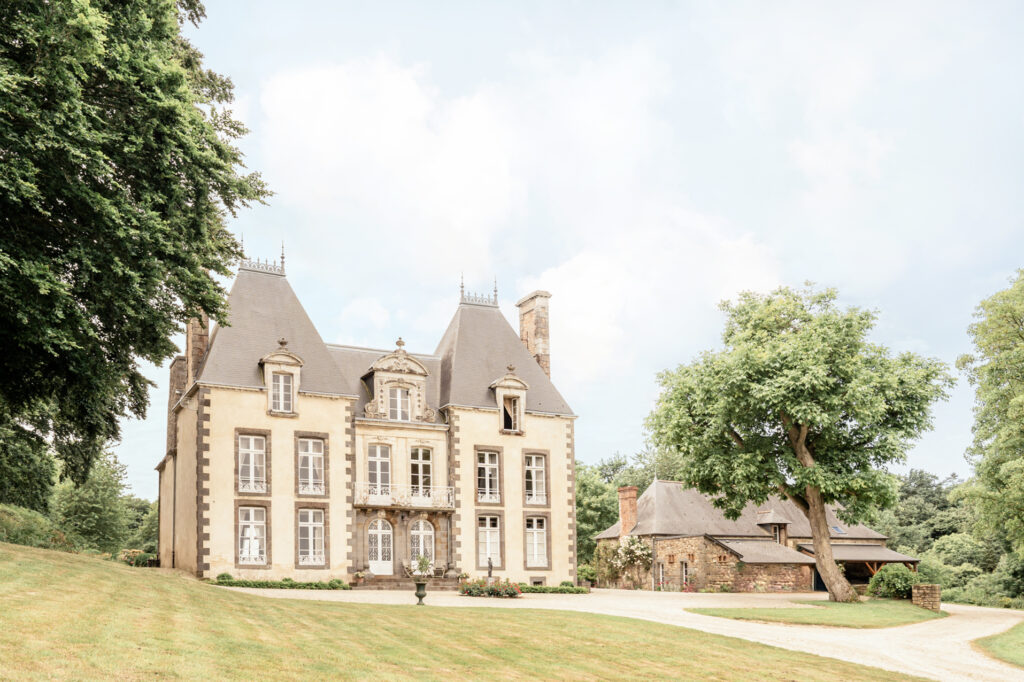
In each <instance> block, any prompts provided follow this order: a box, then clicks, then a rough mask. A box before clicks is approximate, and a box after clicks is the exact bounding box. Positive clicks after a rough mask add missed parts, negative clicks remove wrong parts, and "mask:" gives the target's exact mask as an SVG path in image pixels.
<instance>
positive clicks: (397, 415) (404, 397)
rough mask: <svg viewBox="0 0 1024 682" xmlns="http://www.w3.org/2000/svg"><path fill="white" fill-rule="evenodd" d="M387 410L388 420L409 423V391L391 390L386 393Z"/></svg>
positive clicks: (404, 389)
mask: <svg viewBox="0 0 1024 682" xmlns="http://www.w3.org/2000/svg"><path fill="white" fill-rule="evenodd" d="M388 399H389V408H390V409H389V410H388V418H389V419H393V420H397V421H403V422H407V421H409V389H407V388H392V389H391V390H390V391H389V393H388Z"/></svg>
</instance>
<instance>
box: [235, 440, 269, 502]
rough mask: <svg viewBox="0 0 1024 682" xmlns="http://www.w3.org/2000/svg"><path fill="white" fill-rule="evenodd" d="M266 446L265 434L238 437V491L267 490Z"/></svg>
mask: <svg viewBox="0 0 1024 682" xmlns="http://www.w3.org/2000/svg"><path fill="white" fill-rule="evenodd" d="M266 448H267V440H266V439H265V438H264V437H263V436H239V437H238V492H240V493H265V492H267V479H266V470H267V466H266V465H267V454H266Z"/></svg>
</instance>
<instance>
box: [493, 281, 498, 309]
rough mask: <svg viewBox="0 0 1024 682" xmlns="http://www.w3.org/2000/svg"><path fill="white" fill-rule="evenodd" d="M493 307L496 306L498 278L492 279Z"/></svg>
mask: <svg viewBox="0 0 1024 682" xmlns="http://www.w3.org/2000/svg"><path fill="white" fill-rule="evenodd" d="M494 305H498V278H497V277H495V278H494Z"/></svg>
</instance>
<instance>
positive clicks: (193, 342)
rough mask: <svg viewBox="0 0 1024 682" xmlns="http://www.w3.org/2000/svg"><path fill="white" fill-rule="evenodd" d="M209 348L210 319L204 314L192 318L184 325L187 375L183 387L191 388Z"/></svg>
mask: <svg viewBox="0 0 1024 682" xmlns="http://www.w3.org/2000/svg"><path fill="white" fill-rule="evenodd" d="M209 347H210V318H209V317H207V316H206V313H202V314H201V315H200V317H194V318H192V319H191V320H189V321H188V324H187V325H185V362H186V363H187V365H186V367H187V373H186V379H185V385H186V386H191V385H192V383H193V382H194V381H195V380H196V377H197V376H198V375H199V367H200V365H202V363H203V358H205V357H206V351H207V349H208V348H209Z"/></svg>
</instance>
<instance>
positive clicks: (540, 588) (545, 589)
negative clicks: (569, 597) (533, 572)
mask: <svg viewBox="0 0 1024 682" xmlns="http://www.w3.org/2000/svg"><path fill="white" fill-rule="evenodd" d="M519 591H520V592H523V593H524V594H525V593H530V594H587V593H588V592H590V590H588V589H587V588H586V587H576V586H575V585H573V584H572V583H570V582H569V581H568V580H563V581H562V584H561V585H527V584H526V583H519Z"/></svg>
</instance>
